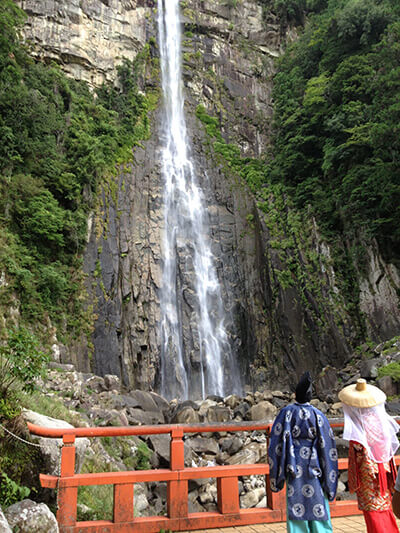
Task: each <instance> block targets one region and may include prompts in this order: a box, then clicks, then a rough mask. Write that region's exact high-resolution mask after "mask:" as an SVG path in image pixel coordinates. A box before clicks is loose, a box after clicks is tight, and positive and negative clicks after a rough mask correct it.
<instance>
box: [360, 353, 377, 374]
mask: <svg viewBox="0 0 400 533" xmlns="http://www.w3.org/2000/svg"><path fill="white" fill-rule="evenodd" d="M378 367H379V359H378V358H374V359H367V360H366V361H363V362H362V363H361V366H360V375H361V377H362V378H364V379H375V378H376V377H378Z"/></svg>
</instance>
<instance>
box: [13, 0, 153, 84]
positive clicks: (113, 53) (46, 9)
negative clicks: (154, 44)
mask: <svg viewBox="0 0 400 533" xmlns="http://www.w3.org/2000/svg"><path fill="white" fill-rule="evenodd" d="M16 3H17V4H18V5H19V6H20V7H21V8H22V9H24V11H25V12H26V13H27V15H28V20H27V23H26V25H25V27H24V30H23V35H24V37H25V39H26V40H27V41H28V42H29V43H30V44H31V46H32V54H33V55H34V56H35V57H37V58H40V59H42V60H44V61H46V62H50V61H55V62H56V63H59V64H60V65H61V67H62V68H63V70H65V72H67V73H68V74H70V75H71V76H73V77H74V78H76V79H78V80H85V81H87V82H88V83H89V84H91V85H100V84H101V83H102V82H103V81H105V80H112V79H114V78H115V74H116V67H117V65H118V64H121V62H122V59H123V58H126V59H129V60H131V61H132V60H133V59H134V58H135V57H136V54H137V52H138V51H139V50H140V49H141V48H142V47H143V45H144V44H145V42H146V39H147V38H148V28H149V22H148V21H149V20H150V21H151V13H152V10H151V6H152V5H153V3H154V2H152V1H147V2H146V0H68V1H63V0H19V1H17V2H16ZM150 26H151V24H150Z"/></svg>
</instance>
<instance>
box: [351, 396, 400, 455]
mask: <svg viewBox="0 0 400 533" xmlns="http://www.w3.org/2000/svg"><path fill="white" fill-rule="evenodd" d="M342 405H343V411H344V430H343V438H344V439H345V440H349V441H350V440H353V441H356V442H359V443H360V444H362V445H363V446H364V448H366V450H367V452H368V454H369V456H370V457H371V459H373V460H374V461H375V462H376V463H387V462H388V461H389V460H390V459H391V458H392V457H393V456H394V454H395V453H396V450H397V448H398V447H399V440H398V438H397V435H396V433H397V432H398V431H399V429H400V428H399V425H398V424H397V422H396V421H395V420H394V418H392V417H391V416H390V415H388V414H387V412H386V410H385V404H384V403H381V404H379V405H375V406H374V407H352V406H350V405H346V404H344V403H343V404H342Z"/></svg>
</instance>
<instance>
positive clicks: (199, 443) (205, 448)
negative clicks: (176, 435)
mask: <svg viewBox="0 0 400 533" xmlns="http://www.w3.org/2000/svg"><path fill="white" fill-rule="evenodd" d="M186 444H187V445H188V446H189V447H190V448H191V449H192V450H193V451H195V452H196V453H209V454H214V455H216V454H217V453H218V452H219V446H218V444H217V442H216V441H215V440H214V439H207V438H204V437H192V438H190V439H187V440H186Z"/></svg>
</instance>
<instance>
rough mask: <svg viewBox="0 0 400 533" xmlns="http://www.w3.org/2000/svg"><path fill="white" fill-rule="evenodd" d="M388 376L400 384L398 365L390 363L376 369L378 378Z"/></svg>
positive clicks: (399, 364)
mask: <svg viewBox="0 0 400 533" xmlns="http://www.w3.org/2000/svg"><path fill="white" fill-rule="evenodd" d="M383 376H390V377H391V378H392V379H393V380H394V381H396V382H400V363H397V362H395V361H394V362H392V363H389V364H388V365H386V366H382V367H381V368H379V369H378V377H379V378H381V377H383Z"/></svg>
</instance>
